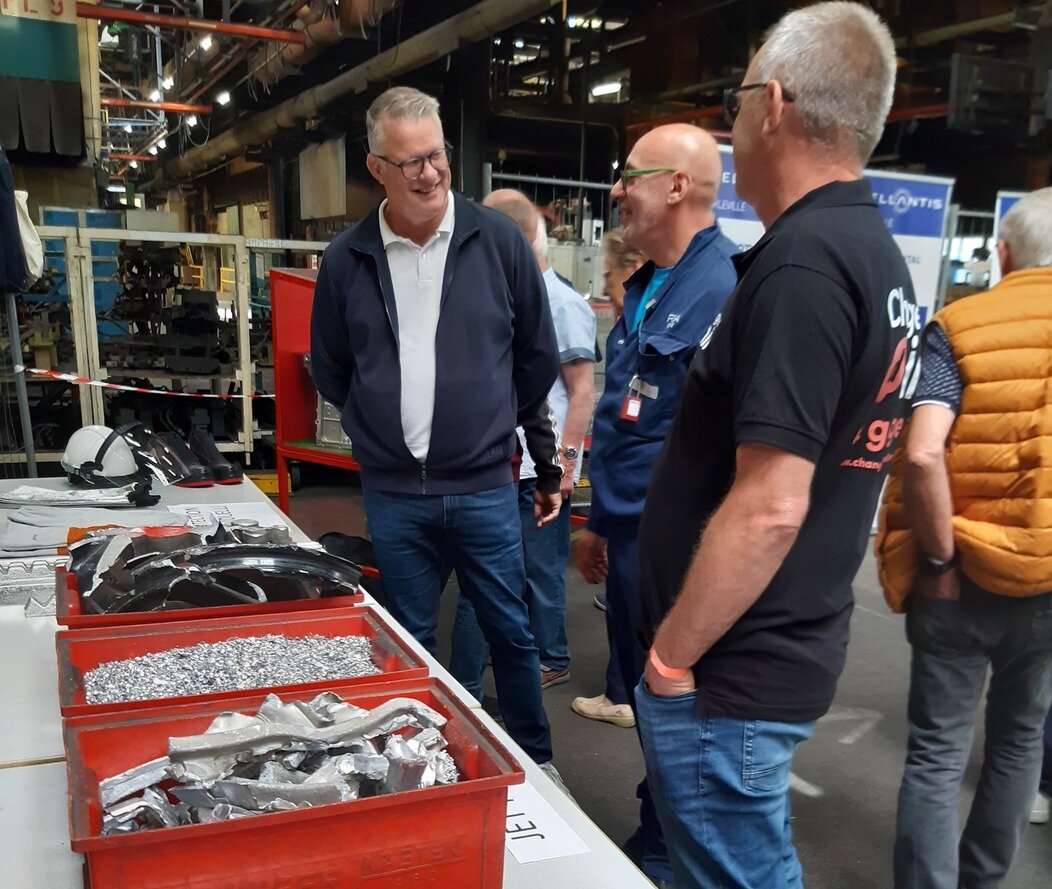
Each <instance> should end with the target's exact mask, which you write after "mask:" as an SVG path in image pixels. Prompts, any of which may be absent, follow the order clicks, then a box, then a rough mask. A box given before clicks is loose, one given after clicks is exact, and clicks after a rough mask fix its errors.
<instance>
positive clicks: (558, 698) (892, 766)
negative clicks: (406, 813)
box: [290, 474, 1052, 889]
mask: <svg viewBox="0 0 1052 889" xmlns="http://www.w3.org/2000/svg"><path fill="white" fill-rule="evenodd" d="M306 478H307V479H308V481H309V479H310V474H307V475H306ZM315 481H316V482H319V481H320V482H321V484H312V485H311V486H309V487H305V488H304V489H303V490H301V491H299V492H297V493H296V494H294V495H293V497H292V501H291V505H290V509H291V518H292V520H293V521H294V522H296V524H298V525H299V526H300V527H301V528H302V529H303V530H304V531H305V532H306V533H307V534H309V535H310V536H312V537H314V538H317V537H318V536H319V535H320V534H323V533H325V532H326V531H342V532H343V533H345V534H352V535H356V534H363V533H364V520H363V517H362V511H361V507H360V501H361V495H360V491H359V490H358V488H357V487H356V480H355V479H354V478H353V477H348V476H340V475H326V476H322V477H318V476H316V475H315ZM568 583H569V589H568V595H567V598H568V602H567V632H568V635H569V637H570V645H571V655H572V658H573V663H572V666H571V679H570V681H569V682H568V683H566V684H565V685H560V686H556V687H554V688H551V689H548V690H547V691H545V693H544V697H545V703H546V706H547V711H548V716H549V718H550V720H551V724H552V732H553V740H554V745H555V763H556V765H557V766H558V768H559V771H560V773H561V774H562V776H563V779H564V780H565V782H566V784H567V786H568V787H569V788H570V790H571V792H572V793H573V795H574V797H575V798H576V799H577V802H578V803H579V804H580V806H581V808H582V809H584V811H585V812H586V813H588V815H589V816H590V817H591V818H592V819H593V820H594V821H595V823H596V824H598V825H599V827H600V828H602V830H603V831H605V832H606V834H607V835H608V836H609V837H610V838H611V839H613V840H614V841H615V842H617V843H621V842H623V841H624V840H625V839H626V838H627V837H628V836H629V835H630V834H631V833H632V831H633V830H634V828H635V817H636V800H635V786H636V782H637V781H638V780H639V777H640V775H641V772H642V757H641V755H640V752H639V747H638V742H637V740H636V735H635V732H634V731H633V730H631V729H621V728H617V727H615V726H611V725H607V724H604V723H595V722H591V721H589V720H586V719H582V718H581V717H579V716H577V715H576V714H574V713H573V711H571V710H570V701H571V700H572V698H574V697H575V696H576V695H589V696H590V695H595V694H599V692H600V691H602V677H603V671H604V669H605V665H606V636H605V630H604V627H603V614H602V612H600V611H599V610H598V609H596V608H595V606H594V605H593V604H592V595H593V593H594V592H595V591H596V590H597V588H596V587H589V586H588V585H586V584H585V583H584V582H583V581H582V580H581V578H580V576H579V575H578V574H577V573H576V571H574V570H572V569H571V570H570V572H569V579H568ZM855 592H856V598H857V606H856V609H855V615H854V618H853V622H852V640H851V647H850V649H849V653H848V664H847V669H846V670H845V672H844V675H843V677H842V678H841V680H840V685H839V692H838V694H837V699H836V702H835V703H834V705H833V709H832V710H831V711H830V713H829V714H828V715H827V716H826V717H825V718H824V719H822V720H821V721H820V722H819V724H818V727H817V729H816V731H815V734H814V737H813V738H812V739H811V740H810V741H809V742H807V743H806V744H804V745H802V746H801V748H800V750H799V752H798V754H797V757H796V762H795V767H794V774H795V775H796V777H797V779H798V781H797V782H796V786H797V790H796V791H795V792H794V793H793V807H794V814H795V818H794V830H795V835H796V844H797V848H798V849H799V853H800V857H801V860H802V861H803V866H804V874H805V878H806V883H807V886H808V887H809V889H878V887H879V889H883V887H887V886H890V885H891V849H892V842H893V831H894V822H895V801H896V795H897V792H898V782H899V778H900V775H901V771H902V762H903V755H904V750H905V739H906V692H907V677H908V666H909V656H910V652H909V646H908V645H907V643H906V639H905V635H904V632H903V626H902V619H901V618H900V617H897V616H895V615H893V614H891V613H890V612H888V610H887V608H886V606H885V605H884V601H883V598H882V596H881V593H880V588H879V585H878V584H877V580H876V571H875V567H874V564H873V560H872V558H871V557H867V559H866V561H865V562H864V563H863V565H862V568H861V570H860V571H859V575H858V578H857V579H856V582H855ZM455 594H456V591H455V581H454V582H451V584H450V588H449V589H448V590H447V594H446V595H445V596H444V597H443V609H442V624H443V629H442V632H441V634H440V638H442V639H448V635H449V628H450V627H451V625H452V615H453V606H454V605H455V602H456V595H455ZM447 653H448V652H447V651H443V652H442V654H443V656H445V655H446V654H447ZM489 689H490V694H492V685H491V684H490V686H489ZM981 739H982V730H981V725H980V727H979V729H978V731H977V734H976V750H975V751H973V757H972V763H971V766H970V768H969V771H968V775H967V780H966V787H965V793H964V795H963V797H962V800H961V813H962V819H963V817H964V815H965V813H966V811H967V808H966V807H967V805H968V802H969V800H970V794H971V792H972V789H973V788H974V786H975V780H976V777H977V775H978V765H979V760H978V751H979V750H980V749H981V746H980V745H981ZM1004 886H1005V889H1039V887H1041V889H1045V887H1049V886H1052V825H1046V826H1044V827H1034V826H1031V827H1030V829H1029V830H1028V831H1027V833H1026V835H1025V837H1024V839H1023V844H1022V847H1021V848H1020V851H1019V854H1018V856H1017V857H1016V861H1015V864H1014V865H1013V868H1012V871H1011V872H1010V874H1009V878H1008V880H1007V881H1006V882H1005V884H1004Z"/></svg>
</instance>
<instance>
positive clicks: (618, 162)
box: [610, 160, 621, 170]
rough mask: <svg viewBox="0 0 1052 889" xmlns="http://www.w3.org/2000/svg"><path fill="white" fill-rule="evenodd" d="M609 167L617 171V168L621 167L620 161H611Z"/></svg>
mask: <svg viewBox="0 0 1052 889" xmlns="http://www.w3.org/2000/svg"><path fill="white" fill-rule="evenodd" d="M610 166H611V168H613V169H614V170H616V169H617V168H618V167H620V166H621V161H619V160H615V161H613V162H612V163H611V164H610Z"/></svg>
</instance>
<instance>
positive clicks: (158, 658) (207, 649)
mask: <svg viewBox="0 0 1052 889" xmlns="http://www.w3.org/2000/svg"><path fill="white" fill-rule="evenodd" d="M371 651H372V646H371V644H370V641H369V639H368V638H367V637H365V636H297V637H289V636H280V635H274V634H271V635H267V636H252V637H249V638H245V639H229V640H227V641H225V642H201V643H199V644H197V645H192V646H189V647H187V648H173V649H170V650H169V651H160V652H157V653H155V654H144V655H141V656H139V657H134V658H129V659H128V660H123V661H109V662H108V663H104V664H99V665H98V666H97V667H96V668H95V669H93V670H89V671H88V672H87V673H85V674H84V692H85V696H86V698H87V702H88V703H89V704H119V703H122V702H124V701H147V700H152V699H154V698H180V697H186V696H188V695H202V694H212V693H213V692H219V691H234V690H239V689H246V688H269V687H272V686H280V685H300V684H302V683H304V682H323V681H325V680H329V679H347V678H356V677H359V676H375V675H376V674H378V673H380V672H382V671H381V670H380V668H379V667H377V666H376V665H375V664H374V663H373V661H372V658H371V656H370V655H371Z"/></svg>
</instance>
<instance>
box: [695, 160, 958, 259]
mask: <svg viewBox="0 0 1052 889" xmlns="http://www.w3.org/2000/svg"><path fill="white" fill-rule="evenodd" d="M720 154H721V156H722V160H723V178H722V179H721V180H720V187H719V191H718V192H717V195H716V206H715V208H714V209H715V211H716V216H717V218H719V219H723V220H730V219H736V220H740V221H743V222H759V218H758V217H757V215H756V211H755V210H753V208H752V205H751V204H747V203H746V202H745V201H743V200H742V199H741V198H740V197H738V191H737V188H736V185H737V175H736V174H735V171H734V155H733V154H732V153H731V149H730V148H729V147H728V146H726V145H721V146H720ZM866 178H867V179H868V180H869V181H870V184H871V185H872V186H873V200H874V201H875V202H876V204H877V207H878V208H879V210H880V212H881V215H882V216H883V217H884V221H885V222H886V223H887V224H888V230H889V231H890V232H891V233H892V234H893V235H915V236H919V237H922V238H940V239H941V238H942V235H943V223H944V220H945V218H946V210H947V208H948V207H949V206H950V190H951V189H952V188H953V180H951V179H933V178H930V177H919V176H910V175H908V174H903V173H882V172H879V171H876V170H869V171H867V172H866Z"/></svg>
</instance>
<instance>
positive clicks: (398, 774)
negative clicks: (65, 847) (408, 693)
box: [99, 692, 460, 836]
mask: <svg viewBox="0 0 1052 889" xmlns="http://www.w3.org/2000/svg"><path fill="white" fill-rule="evenodd" d="M445 723H446V720H445V717H443V716H442V715H441V714H440V713H437V712H435V711H434V710H432V709H431V708H430V707H428V706H427V705H426V704H423V703H421V702H420V701H417V700H414V699H412V698H393V699H392V700H390V701H387V702H385V703H383V704H381V705H380V706H378V707H375V708H374V709H372V710H363V709H361V708H360V707H355V706H353V705H351V704H347V703H345V702H344V701H342V700H341V699H340V698H339V697H338V696H337V695H335V694H333V693H332V692H324V693H323V694H320V695H318V696H317V697H316V698H314V700H312V701H310V702H309V703H307V702H303V701H291V702H289V703H288V704H286V703H283V702H282V700H281V699H280V698H279V697H278V696H277V695H269V696H268V697H267V698H266V700H264V702H263V704H262V705H261V706H260V708H259V710H258V711H257V713H256V715H255V716H247V715H245V714H243V713H222V714H220V715H219V716H217V717H216V718H215V720H213V722H212V724H211V725H210V726H209V727H208V729H207V730H206V731H205V733H204V734H203V735H196V736H192V737H186V738H171V739H170V740H169V742H168V756H164V757H161V758H159V759H155V760H151V761H150V762H146V763H142V764H141V765H138V766H136V767H134V768H131V769H129V770H128V771H126V772H122V773H121V774H119V775H114V776H112V777H110V778H106V779H104V780H102V781H100V782H99V799H100V801H101V803H102V806H103V820H102V833H103V835H104V836H108V835H111V834H121V833H133V832H136V831H140V830H151V829H154V828H159V827H178V826H180V825H185V824H208V823H212V822H215V821H227V820H230V819H233V818H244V817H248V816H251V815H259V814H262V813H265V812H284V811H288V810H290V809H299V808H306V807H310V806H321V805H328V804H330V803H339V802H346V801H348V800H353V799H358V798H362V797H369V796H379V795H381V794H389V793H401V792H403V791H407V790H419V789H422V788H426V787H433V786H435V785H440V784H456V783H457V782H458V781H459V780H460V774H459V772H458V770H457V767H456V764H455V763H454V762H453V758H452V757H451V756H450V755H449V753H448V752H446V739H445V738H444V737H443V735H442V732H441V729H442V727H443V726H444V725H445Z"/></svg>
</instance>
